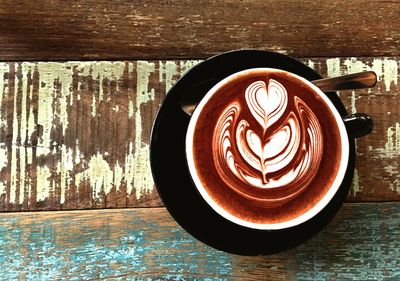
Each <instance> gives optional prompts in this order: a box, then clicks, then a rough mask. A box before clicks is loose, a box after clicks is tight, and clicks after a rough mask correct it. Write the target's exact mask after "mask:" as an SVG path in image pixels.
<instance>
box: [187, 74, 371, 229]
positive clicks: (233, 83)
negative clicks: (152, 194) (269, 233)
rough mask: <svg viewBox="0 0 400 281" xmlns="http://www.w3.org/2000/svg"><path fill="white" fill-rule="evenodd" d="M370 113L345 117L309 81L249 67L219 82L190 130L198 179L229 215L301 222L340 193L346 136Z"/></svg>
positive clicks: (362, 127) (239, 219) (241, 221)
mask: <svg viewBox="0 0 400 281" xmlns="http://www.w3.org/2000/svg"><path fill="white" fill-rule="evenodd" d="M371 128H372V120H371V119H370V118H369V117H368V115H366V114H353V115H349V116H345V117H343V116H341V115H340V113H339V111H338V110H337V109H336V107H335V105H334V104H333V103H332V102H331V100H330V99H329V98H328V97H327V96H326V94H324V93H323V92H322V91H321V90H320V89H319V88H318V87H316V86H315V85H314V84H312V83H311V82H310V81H309V80H307V79H305V78H303V77H301V76H298V75H296V74H294V73H291V72H289V71H285V70H282V69H276V68H263V67H262V68H249V69H245V70H242V71H239V72H236V73H233V74H231V75H229V76H228V77H226V78H224V79H222V80H221V81H220V82H218V83H216V84H215V85H214V86H213V87H212V88H211V89H210V90H209V91H208V92H207V93H206V95H205V96H204V97H203V98H202V99H201V100H200V102H199V103H198V105H197V106H196V108H195V110H194V112H193V114H192V116H191V117H190V121H189V126H188V128H187V131H186V140H185V151H186V160H187V166H188V168H189V172H190V177H191V179H192V182H193V185H194V187H195V188H196V190H197V191H198V193H199V194H200V195H201V197H202V198H203V199H204V200H205V202H206V203H207V204H208V205H209V206H210V207H211V208H212V209H213V210H214V211H215V212H216V213H217V214H219V215H220V216H222V217H223V218H224V219H226V220H228V221H230V222H232V223H234V224H236V225H240V226H242V227H246V228H250V229H257V230H282V229H287V228H291V227H295V226H298V225H301V224H303V223H305V222H307V221H309V220H311V219H312V218H313V217H315V216H316V215H317V214H318V213H320V212H321V211H322V210H323V209H324V208H325V207H326V206H327V205H328V204H329V202H331V200H332V198H333V197H334V196H335V194H336V193H337V192H338V190H339V188H340V186H341V184H342V182H343V179H344V177H345V173H346V170H347V169H348V162H349V139H351V138H354V137H359V136H362V135H365V134H367V133H369V132H370V131H371Z"/></svg>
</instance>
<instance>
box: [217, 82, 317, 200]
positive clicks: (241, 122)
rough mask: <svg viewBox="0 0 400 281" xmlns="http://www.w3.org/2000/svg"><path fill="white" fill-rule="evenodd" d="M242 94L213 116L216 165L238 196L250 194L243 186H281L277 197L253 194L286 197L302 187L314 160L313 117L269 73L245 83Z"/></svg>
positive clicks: (313, 169) (308, 180)
mask: <svg viewBox="0 0 400 281" xmlns="http://www.w3.org/2000/svg"><path fill="white" fill-rule="evenodd" d="M243 95H244V96H245V103H239V102H237V101H232V102H231V103H230V104H228V105H227V106H226V108H225V110H223V112H222V113H221V114H220V116H219V117H218V119H217V123H216V126H215V129H214V134H213V140H212V146H213V148H214V149H213V151H212V155H213V160H214V164H215V167H216V170H217V172H218V174H219V176H220V177H221V179H222V180H223V181H224V182H225V184H226V185H227V186H229V187H230V188H232V189H233V190H234V191H235V192H237V193H240V195H241V196H244V197H249V196H250V195H249V194H248V193H247V192H244V191H243V186H246V188H259V189H278V188H282V189H285V190H284V192H282V193H281V196H280V197H274V198H261V199H260V198H253V199H256V200H258V201H271V202H272V203H283V202H286V201H288V200H291V199H292V198H293V197H295V196H297V195H298V194H300V193H301V192H302V190H304V189H306V188H307V186H308V185H309V184H310V183H311V181H312V180H313V178H314V177H315V175H316V174H317V171H318V168H319V165H320V161H321V157H322V154H323V143H324V142H323V134H322V130H321V126H320V123H319V121H318V118H317V117H316V116H315V114H314V113H313V111H312V110H311V109H310V108H309V107H308V106H307V105H306V103H305V102H304V101H303V100H302V99H301V98H300V97H298V96H296V94H295V93H291V94H290V95H288V93H287V90H286V89H285V87H284V86H283V85H282V84H281V83H279V82H278V81H276V80H274V79H269V81H268V83H267V84H266V82H264V81H256V82H253V83H251V84H250V85H249V86H248V87H247V88H246V90H245V91H244V93H243ZM249 113H250V114H249Z"/></svg>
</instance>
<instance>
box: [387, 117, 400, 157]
mask: <svg viewBox="0 0 400 281" xmlns="http://www.w3.org/2000/svg"><path fill="white" fill-rule="evenodd" d="M386 138H387V142H386V144H385V148H384V150H383V155H385V156H387V157H389V158H393V157H394V156H400V123H398V122H396V124H395V125H394V126H393V127H389V128H388V129H387V131H386Z"/></svg>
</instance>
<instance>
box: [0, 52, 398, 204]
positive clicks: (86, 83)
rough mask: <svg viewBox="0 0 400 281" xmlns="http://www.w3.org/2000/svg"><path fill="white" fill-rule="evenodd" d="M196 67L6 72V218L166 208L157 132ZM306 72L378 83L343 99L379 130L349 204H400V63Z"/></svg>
mask: <svg viewBox="0 0 400 281" xmlns="http://www.w3.org/2000/svg"><path fill="white" fill-rule="evenodd" d="M197 62H198V61H124V62H118V61H117V62H105V61H101V62H64V63H59V62H24V63H13V62H10V63H0V210H46V209H84V208H107V207H112V208H115V207H127V206H160V205H161V202H160V200H159V199H158V196H157V194H156V192H155V189H154V188H153V182H152V178H151V173H150V169H149V162H148V148H149V134H150V129H151V125H152V122H153V119H154V116H155V113H156V111H157V109H158V108H159V106H160V103H161V102H162V100H163V97H164V96H165V93H166V91H167V90H168V89H169V88H170V87H171V85H172V84H173V83H174V82H175V81H176V80H177V79H178V78H179V77H180V75H181V74H182V73H183V72H185V71H186V70H188V69H189V68H190V67H191V66H193V65H194V64H196V63H197ZM304 62H306V63H307V64H309V65H310V66H312V67H314V68H315V69H317V70H318V71H319V72H320V73H321V74H322V75H324V76H337V75H341V74H345V73H350V72H356V71H362V70H367V69H373V70H374V71H376V72H377V73H378V77H379V80H380V81H379V83H378V85H377V87H376V88H374V89H371V90H358V91H354V92H353V91H342V92H340V96H341V97H342V99H343V101H344V103H345V105H346V106H347V109H348V110H349V111H350V112H355V111H365V112H368V113H370V114H371V115H372V117H373V118H374V119H375V123H376V126H375V131H374V133H373V134H372V135H370V136H368V137H365V138H362V139H359V140H358V141H357V145H358V155H357V160H358V164H357V170H356V176H355V179H354V186H353V189H352V191H351V193H350V195H349V198H348V200H350V201H366V200H367V201H379V200H383V201H388V200H399V199H400V170H399V167H398V161H399V157H400V144H399V142H400V125H399V122H400V121H399V120H400V111H399V110H398V108H399V102H400V100H399V87H400V86H399V83H398V82H399V70H398V69H399V62H400V59H399V58H398V57H392V58H328V59H327V58H310V59H308V58H306V59H304ZM376 182H379V183H380V184H379V185H377V184H376Z"/></svg>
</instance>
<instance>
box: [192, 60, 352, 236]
mask: <svg viewBox="0 0 400 281" xmlns="http://www.w3.org/2000/svg"><path fill="white" fill-rule="evenodd" d="M271 71H274V72H281V73H285V74H286V75H289V76H292V77H294V78H296V79H298V80H300V81H302V82H303V83H305V84H306V85H308V86H309V87H311V89H312V90H313V91H314V92H315V93H316V94H318V95H319V97H320V98H321V99H322V100H323V101H324V102H325V104H327V106H328V107H329V109H330V110H331V112H332V114H333V116H334V118H335V120H336V124H337V127H338V130H339V132H340V143H341V148H342V149H341V158H340V166H339V169H338V172H337V174H336V177H335V179H334V181H333V183H332V184H331V187H330V188H329V190H328V191H327V193H326V194H325V195H324V196H323V197H322V199H321V200H320V201H318V203H317V204H315V205H314V206H313V207H312V208H310V209H309V210H307V211H306V212H305V213H303V214H301V215H299V216H297V217H295V218H292V219H290V220H287V221H283V222H278V223H255V222H250V221H246V220H243V219H241V218H238V217H236V216H234V215H233V214H231V213H229V212H228V211H226V210H225V209H224V208H223V207H221V206H220V205H218V204H217V203H216V202H215V201H214V200H213V199H212V197H211V196H210V195H209V194H208V192H207V190H206V189H205V187H204V186H203V184H202V183H201V181H200V179H199V176H198V174H197V171H196V169H195V166H194V159H193V153H192V151H193V141H192V140H193V135H194V131H195V125H196V123H197V120H198V118H199V115H200V112H201V110H200V109H202V108H203V107H204V106H205V105H206V104H207V102H208V101H209V100H210V99H211V97H212V96H213V95H214V94H215V93H216V92H217V91H218V90H219V89H220V88H221V87H223V86H224V85H226V84H228V83H230V82H231V81H232V80H234V79H237V78H238V77H240V76H243V75H249V74H253V73H254V74H255V73H260V72H261V73H262V72H271ZM349 150H350V148H349V137H348V134H347V130H346V127H345V125H344V122H343V119H342V117H341V116H340V114H339V112H338V110H337V109H336V107H335V105H334V104H333V103H332V102H331V101H330V99H329V98H328V97H327V96H326V95H325V94H324V93H323V92H322V91H321V90H320V89H319V88H318V87H317V86H315V85H314V84H312V83H311V82H310V81H309V80H307V79H305V78H304V77H301V76H299V75H297V74H294V73H292V72H289V71H286V70H282V69H277V68H270V67H257V68H248V69H245V70H241V71H238V72H236V73H233V74H231V75H229V76H227V77H225V78H224V79H222V80H221V81H220V82H218V83H217V84H215V85H214V86H213V87H212V88H211V89H210V90H209V91H208V92H207V93H206V94H205V96H204V97H203V98H202V99H201V101H200V102H199V104H198V105H197V107H196V108H195V110H194V111H193V114H192V116H191V118H190V121H189V125H188V128H187V131H186V137H185V154H186V162H187V165H188V168H189V173H190V177H191V179H192V181H193V183H194V186H195V188H196V190H197V191H198V192H199V193H200V195H201V197H202V198H203V199H204V200H205V201H206V202H207V204H208V205H209V206H210V207H211V208H212V209H213V210H214V211H215V212H217V213H218V214H219V215H221V216H222V217H223V218H225V219H227V220H229V221H231V222H233V223H235V224H237V225H241V226H244V227H247V228H252V229H258V230H282V229H287V228H291V227H294V226H297V225H300V224H302V223H305V222H307V221H309V220H310V219H311V218H313V217H314V216H316V215H317V214H318V213H320V212H321V211H322V210H323V209H324V208H325V207H326V206H327V205H328V204H329V202H330V201H331V200H332V198H333V197H334V195H335V194H336V192H337V191H338V189H339V188H340V186H341V184H342V181H343V179H344V177H345V173H346V170H347V167H348V162H349V153H350V151H349Z"/></svg>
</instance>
